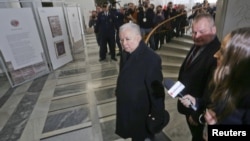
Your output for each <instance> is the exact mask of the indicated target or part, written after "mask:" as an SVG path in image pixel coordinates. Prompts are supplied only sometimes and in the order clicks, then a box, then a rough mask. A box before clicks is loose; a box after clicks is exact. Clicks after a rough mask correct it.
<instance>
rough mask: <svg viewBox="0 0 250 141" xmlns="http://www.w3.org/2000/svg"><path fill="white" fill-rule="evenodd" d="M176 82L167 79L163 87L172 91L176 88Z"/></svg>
mask: <svg viewBox="0 0 250 141" xmlns="http://www.w3.org/2000/svg"><path fill="white" fill-rule="evenodd" d="M174 84H175V82H174V81H173V80H172V79H169V78H167V79H165V80H164V82H163V85H164V87H165V88H166V89H168V90H169V89H170V88H171V87H172V86H174Z"/></svg>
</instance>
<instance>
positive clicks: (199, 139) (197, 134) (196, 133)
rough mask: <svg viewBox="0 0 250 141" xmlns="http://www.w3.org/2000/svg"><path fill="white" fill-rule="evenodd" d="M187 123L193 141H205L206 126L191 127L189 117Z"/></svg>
mask: <svg viewBox="0 0 250 141" xmlns="http://www.w3.org/2000/svg"><path fill="white" fill-rule="evenodd" d="M186 121H187V123H188V127H189V129H190V131H191V134H192V141H204V139H203V129H204V125H201V124H198V125H197V126H195V125H191V124H190V123H189V122H188V116H186Z"/></svg>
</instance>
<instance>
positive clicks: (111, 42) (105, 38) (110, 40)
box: [99, 34, 115, 59]
mask: <svg viewBox="0 0 250 141" xmlns="http://www.w3.org/2000/svg"><path fill="white" fill-rule="evenodd" d="M107 45H108V46H109V51H110V55H111V58H115V34H112V35H110V34H106V35H103V34H102V37H101V46H100V52H99V54H100V59H105V58H106V54H107Z"/></svg>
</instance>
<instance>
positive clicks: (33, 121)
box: [0, 34, 191, 141]
mask: <svg viewBox="0 0 250 141" xmlns="http://www.w3.org/2000/svg"><path fill="white" fill-rule="evenodd" d="M86 44H87V46H85V47H83V46H77V47H74V49H73V51H72V54H73V58H74V60H73V61H72V62H70V63H68V64H66V65H64V66H62V67H60V68H59V69H57V70H55V71H53V72H51V73H49V74H47V75H44V76H42V77H39V78H37V79H35V80H32V81H29V82H27V83H24V84H22V85H20V86H17V87H14V88H11V87H10V85H9V82H8V79H7V78H6V77H5V76H0V140H1V141H130V139H121V138H120V137H119V136H117V135H116V134H114V128H115V104H116V98H115V96H114V89H115V86H116V78H117V75H118V62H119V61H117V62H115V61H111V59H110V58H107V60H106V61H104V62H99V61H98V60H99V57H98V50H99V47H98V46H97V43H96V40H95V36H94V34H87V35H86ZM117 59H118V60H119V56H118V57H117ZM165 102H166V103H165V104H166V105H165V107H166V109H167V110H168V111H169V112H170V122H169V124H168V125H167V126H166V127H165V128H164V130H163V131H162V132H161V133H159V134H157V141H188V140H191V137H190V133H189V130H188V128H187V125H186V122H185V120H184V117H183V116H182V115H180V114H178V112H177V110H176V99H172V98H171V97H170V96H166V100H165Z"/></svg>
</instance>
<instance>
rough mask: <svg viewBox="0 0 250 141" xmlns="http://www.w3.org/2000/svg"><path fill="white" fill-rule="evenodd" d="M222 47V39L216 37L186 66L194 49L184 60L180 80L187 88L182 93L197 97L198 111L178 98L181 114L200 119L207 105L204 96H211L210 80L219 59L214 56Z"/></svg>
mask: <svg viewBox="0 0 250 141" xmlns="http://www.w3.org/2000/svg"><path fill="white" fill-rule="evenodd" d="M219 48H220V41H219V40H218V38H217V37H216V38H215V39H214V40H213V41H212V42H211V43H209V44H208V45H206V46H205V48H204V50H203V51H202V52H201V53H200V54H199V56H197V58H196V59H195V60H194V61H193V62H192V63H191V64H190V65H189V67H187V68H185V64H186V61H187V58H188V56H189V55H190V53H191V52H192V49H193V48H191V50H190V51H189V53H188V55H187V57H186V59H185V60H184V62H183V64H182V66H181V68H180V72H179V77H178V80H179V81H180V82H181V83H183V84H184V85H185V89H184V90H183V91H182V94H183V95H185V94H190V95H192V96H194V97H196V98H197V99H196V101H197V102H198V103H197V106H198V111H197V112H195V111H193V110H192V109H191V108H186V107H185V106H183V104H182V103H181V102H180V101H179V100H178V104H177V105H178V111H179V112H180V113H181V114H185V115H192V116H193V118H194V119H196V120H197V119H198V115H199V114H200V112H203V110H204V107H205V101H204V99H203V97H204V96H206V97H209V96H208V95H209V94H208V93H210V92H209V91H208V90H209V88H208V86H209V82H210V81H211V79H212V76H213V72H214V70H215V68H216V65H217V61H216V58H214V57H213V56H214V54H215V53H216V52H217V51H218V49H219Z"/></svg>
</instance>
